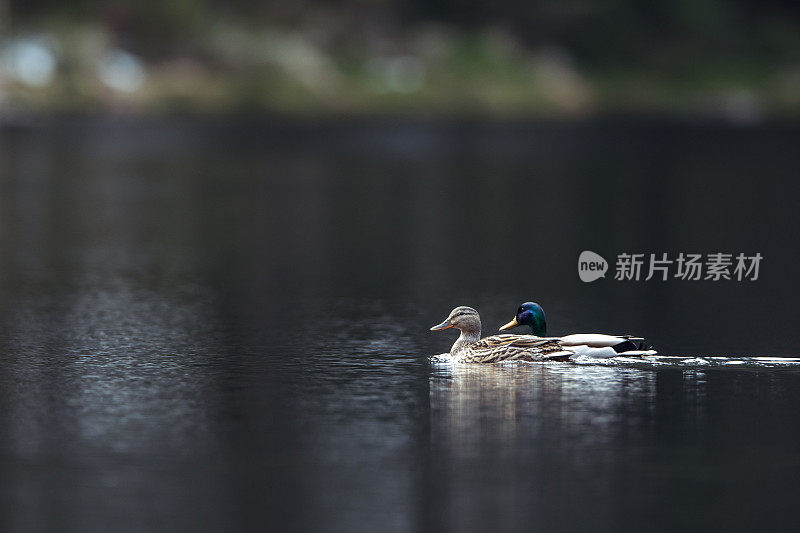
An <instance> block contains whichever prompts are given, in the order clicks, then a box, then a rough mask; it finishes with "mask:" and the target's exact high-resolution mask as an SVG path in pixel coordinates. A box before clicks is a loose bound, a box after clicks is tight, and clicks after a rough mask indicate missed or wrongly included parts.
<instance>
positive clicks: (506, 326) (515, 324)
mask: <svg viewBox="0 0 800 533" xmlns="http://www.w3.org/2000/svg"><path fill="white" fill-rule="evenodd" d="M518 325H519V324H517V317H514V318H513V319H512V320H511V322H509V323H508V324H506V325H505V326H500V331H503V330H504V329H508V328H513V327H514V326H518Z"/></svg>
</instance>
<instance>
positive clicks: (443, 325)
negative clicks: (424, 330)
mask: <svg viewBox="0 0 800 533" xmlns="http://www.w3.org/2000/svg"><path fill="white" fill-rule="evenodd" d="M452 327H453V324H451V323H450V320H449V319H448V320H445V321H444V322H442V323H441V324H439V325H437V326H433V327H432V328H431V331H439V330H441V329H447V328H452Z"/></svg>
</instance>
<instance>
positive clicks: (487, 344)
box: [431, 306, 576, 363]
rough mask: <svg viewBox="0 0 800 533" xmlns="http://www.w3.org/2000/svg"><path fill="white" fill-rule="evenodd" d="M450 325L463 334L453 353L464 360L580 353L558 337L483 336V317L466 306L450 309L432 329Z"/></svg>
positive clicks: (493, 360)
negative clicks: (563, 343) (566, 347)
mask: <svg viewBox="0 0 800 533" xmlns="http://www.w3.org/2000/svg"><path fill="white" fill-rule="evenodd" d="M448 328H456V329H459V330H461V336H460V337H458V340H456V342H455V343H454V344H453V347H452V348H451V349H450V355H451V356H453V357H454V358H455V359H456V360H458V361H460V362H463V363H498V362H500V361H542V360H553V359H555V360H562V359H567V358H569V357H571V356H573V355H575V353H576V352H574V351H572V350H568V349H564V348H563V346H562V344H561V343H560V342H559V340H558V339H540V338H537V337H531V336H530V335H508V334H504V335H493V336H491V337H486V338H485V339H481V317H480V316H478V312H477V311H476V310H475V309H473V308H471V307H466V306H461V307H456V308H455V309H453V310H452V311H450V316H448V317H447V319H446V320H445V321H444V322H442V323H441V324H439V325H438V326H433V327H432V328H431V331H439V330H442V329H448Z"/></svg>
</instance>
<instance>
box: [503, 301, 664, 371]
mask: <svg viewBox="0 0 800 533" xmlns="http://www.w3.org/2000/svg"><path fill="white" fill-rule="evenodd" d="M514 326H530V328H531V335H532V336H533V338H536V339H542V338H545V339H553V340H558V341H559V342H560V344H561V346H563V347H564V348H565V349H566V350H571V351H573V352H575V353H576V354H578V355H585V356H588V357H597V358H607V357H616V356H618V355H621V356H640V355H655V354H656V351H655V350H646V349H645V348H644V339H643V338H641V337H633V336H631V335H604V334H602V333H575V334H573V335H567V336H565V337H547V336H546V335H547V320H546V319H545V317H544V309H542V306H540V305H539V304H536V303H533V302H525V303H524V304H522V305H520V306H519V309H517V314H516V315H515V316H514V319H513V320H511V322H509V323H508V324H505V325H504V326H502V327H500V331H503V330H506V329H509V328H513V327H514Z"/></svg>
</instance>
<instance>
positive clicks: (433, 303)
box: [0, 120, 800, 531]
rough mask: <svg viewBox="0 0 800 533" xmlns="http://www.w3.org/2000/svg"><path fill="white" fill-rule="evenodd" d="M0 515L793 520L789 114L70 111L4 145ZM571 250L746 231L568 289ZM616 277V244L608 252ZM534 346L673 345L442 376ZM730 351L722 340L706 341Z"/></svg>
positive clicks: (491, 525) (26, 520)
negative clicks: (663, 116)
mask: <svg viewBox="0 0 800 533" xmlns="http://www.w3.org/2000/svg"><path fill="white" fill-rule="evenodd" d="M0 141H1V142H0V519H1V520H2V521H1V522H0V529H1V530H3V531H16V530H19V531H28V530H34V531H38V530H53V531H142V530H169V531H176V530H182V531H197V530H232V529H260V530H264V529H267V528H273V529H275V530H320V531H444V530H457V531H486V530H490V531H510V530H519V531H532V530H542V531H553V530H558V529H563V530H586V531H603V530H631V531H634V530H635V531H641V530H659V529H662V530H664V529H670V530H674V529H678V528H682V529H683V528H685V529H694V530H700V529H709V528H713V529H716V530H767V529H784V530H793V529H797V527H800V518H798V513H797V501H798V498H799V497H800V488H798V486H799V485H798V483H800V415H799V414H798V413H799V412H798V405H800V365H795V364H790V363H787V364H784V365H780V364H771V363H767V364H759V363H757V362H754V361H752V360H744V361H738V362H740V363H741V364H732V365H728V364H720V361H723V362H725V361H729V360H725V359H711V358H710V357H712V356H716V357H732V358H742V357H745V358H750V357H764V356H778V357H781V356H782V357H793V356H800V352H798V351H797V346H798V345H800V330H799V329H798V327H797V323H798V318H800V316H798V311H797V308H796V303H795V302H796V297H797V294H798V280H797V265H798V261H800V248H799V247H798V246H797V235H798V233H800V232H799V231H798V230H800V215H798V202H797V186H796V185H795V184H794V181H795V180H796V179H797V177H798V176H800V157H798V152H797V149H798V146H800V129H798V128H796V127H791V126H787V125H775V126H763V127H753V128H727V127H724V126H709V125H686V124H670V123H616V122H603V123H590V124H558V123H552V124H533V125H529V124H478V123H447V124H441V123H413V122H404V123H392V122H390V121H385V122H366V123H357V122H348V123H343V124H342V123H334V122H331V123H322V124H315V123H310V122H309V123H280V122H271V121H269V120H263V121H256V122H234V123H221V122H220V123H196V122H192V121H184V120H174V121H167V122H157V121H149V122H147V121H146V122H134V121H113V120H112V121H103V120H78V121H74V122H66V121H65V122H56V123H49V124H45V125H34V126H30V127H28V126H26V127H17V128H6V129H5V130H2V133H0ZM586 249H588V250H594V251H596V252H598V253H601V254H603V255H604V256H605V257H606V258H607V259H609V260H610V261H612V262H613V261H614V258H615V256H616V254H618V253H622V252H637V253H639V252H643V253H661V252H668V253H670V254H671V255H676V254H678V253H679V252H686V253H689V252H698V253H703V254H707V253H714V252H720V251H722V252H731V253H734V254H736V253H739V252H744V253H747V254H753V253H755V252H759V253H761V254H762V255H763V256H764V261H763V263H762V269H761V276H760V279H759V280H758V281H755V282H747V281H742V282H737V281H728V282H725V281H723V282H711V281H696V282H692V281H681V280H671V281H668V282H661V281H655V280H651V281H648V282H644V281H641V282H638V283H636V282H621V281H614V280H613V272H610V273H609V274H610V275H608V276H607V277H606V279H601V280H598V281H597V282H595V283H592V284H584V283H582V282H580V281H579V280H578V277H577V269H576V260H577V256H578V254H579V253H580V252H581V251H582V250H586ZM612 269H613V265H612ZM530 299H533V300H536V301H538V302H540V303H541V304H542V305H543V306H544V307H545V309H546V310H547V311H548V320H549V328H550V333H552V334H563V333H568V332H576V331H600V332H609V333H615V332H631V333H637V334H641V335H646V336H647V337H648V339H649V340H650V341H651V343H652V344H653V345H655V346H656V347H657V348H658V349H659V350H660V351H661V353H662V354H666V355H676V356H686V357H690V358H691V359H690V360H689V361H683V362H676V363H665V364H658V362H657V361H652V362H641V363H626V362H624V361H623V362H620V363H612V364H606V365H592V364H568V363H547V364H531V365H527V366H516V367H503V366H499V367H498V366H469V365H466V366H465V365H452V364H449V363H447V362H446V361H442V360H440V359H439V358H434V359H433V360H431V357H430V356H431V355H433V354H439V353H441V352H444V351H447V350H448V349H449V346H450V344H451V343H452V341H453V335H451V334H450V332H443V333H438V334H435V333H431V332H429V331H428V328H429V327H430V326H432V325H434V324H436V323H438V322H440V321H441V320H442V319H443V318H444V317H445V316H446V315H447V313H448V312H449V311H450V309H451V308H452V307H454V306H456V305H462V304H463V305H472V306H474V307H476V308H477V309H478V310H479V311H480V312H481V316H482V318H483V322H484V333H486V334H488V333H491V332H493V331H495V330H496V328H497V327H498V326H499V325H500V324H503V323H505V322H506V321H508V320H509V319H510V318H511V316H512V314H513V311H514V309H515V308H516V306H517V304H518V303H519V302H521V301H524V300H530ZM734 362H737V361H734Z"/></svg>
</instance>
